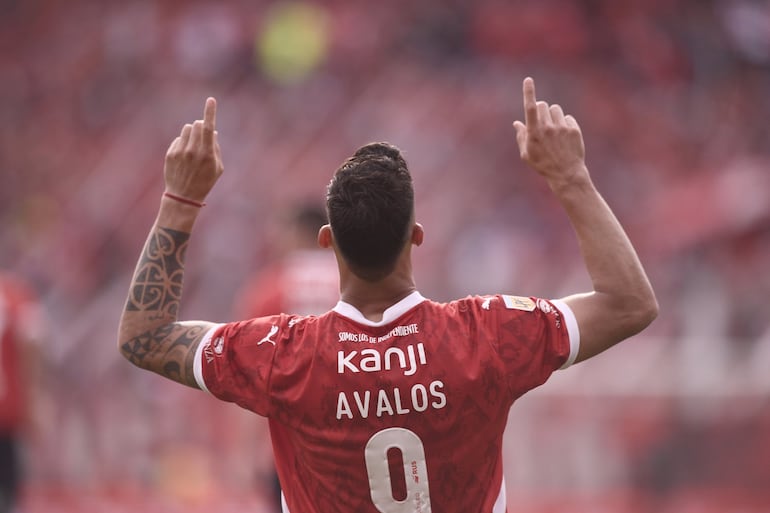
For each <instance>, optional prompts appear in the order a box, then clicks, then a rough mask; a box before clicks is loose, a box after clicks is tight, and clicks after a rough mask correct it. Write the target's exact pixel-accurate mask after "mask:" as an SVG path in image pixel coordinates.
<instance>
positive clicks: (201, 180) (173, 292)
mask: <svg viewBox="0 0 770 513" xmlns="http://www.w3.org/2000/svg"><path fill="white" fill-rule="evenodd" d="M215 118H216V102H215V100H214V99H213V98H209V99H208V100H207V101H206V108H205V112H204V119H203V120H198V121H196V122H195V123H193V124H192V125H190V124H188V125H185V126H184V128H183V129H182V133H181V134H180V136H179V137H177V138H176V139H175V140H174V141H173V142H172V143H171V146H170V147H169V149H168V152H167V153H166V163H165V166H164V170H163V175H164V180H165V184H166V193H168V194H170V195H171V196H167V195H164V197H163V198H162V199H161V203H160V209H159V211H158V216H157V218H156V220H155V224H154V225H153V227H152V229H151V230H150V234H149V236H148V238H147V241H146V242H145V244H144V249H143V251H142V254H141V256H140V258H139V262H138V263H137V265H136V269H135V270H134V275H133V278H132V279H131V285H130V287H129V291H128V298H127V300H126V304H125V306H124V308H123V312H122V314H121V317H120V325H119V328H118V348H119V349H120V352H121V354H123V356H125V357H126V359H128V360H129V361H130V362H131V363H133V364H134V365H136V366H138V367H141V368H143V369H147V370H150V371H153V372H156V373H158V374H160V375H162V376H165V377H167V378H169V379H172V380H174V381H178V382H179V383H182V384H184V385H188V386H191V387H195V388H197V384H196V382H195V378H194V376H193V358H194V356H195V351H196V349H197V347H198V344H199V343H200V341H201V339H202V338H203V335H204V334H205V333H206V331H208V329H209V328H210V327H212V326H213V323H210V322H203V321H188V322H178V314H179V306H180V301H181V297H182V281H183V277H184V262H185V252H186V250H187V245H188V241H189V239H190V234H191V232H192V228H193V225H194V224H195V220H196V218H197V216H198V214H199V212H200V206H202V204H203V200H204V199H205V198H206V195H207V194H208V193H209V191H210V190H211V188H212V187H213V186H214V184H215V183H216V181H217V179H218V178H219V176H220V175H221V174H222V172H223V169H224V168H223V165H222V158H221V154H220V150H219V144H218V143H217V140H216V133H215V130H214V125H215ZM174 197H176V198H177V199H174ZM179 198H181V199H182V200H181V201H180V199H179ZM196 204H197V205H196Z"/></svg>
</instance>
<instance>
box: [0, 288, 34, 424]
mask: <svg viewBox="0 0 770 513" xmlns="http://www.w3.org/2000/svg"><path fill="white" fill-rule="evenodd" d="M40 322H41V319H40V315H39V306H38V303H37V300H36V298H35V297H34V295H33V294H32V291H31V290H30V289H29V287H28V286H27V285H26V284H24V283H22V282H21V281H20V280H18V279H16V278H13V277H11V276H8V275H5V274H0V432H2V433H10V432H13V431H15V430H17V429H19V427H20V423H21V421H22V417H23V410H24V401H25V399H24V392H25V390H24V388H23V386H22V381H23V376H22V375H21V372H22V370H23V362H22V357H21V356H22V347H21V345H22V344H24V343H29V342H32V341H34V340H36V339H37V338H38V332H39V331H40V326H39V324H40Z"/></svg>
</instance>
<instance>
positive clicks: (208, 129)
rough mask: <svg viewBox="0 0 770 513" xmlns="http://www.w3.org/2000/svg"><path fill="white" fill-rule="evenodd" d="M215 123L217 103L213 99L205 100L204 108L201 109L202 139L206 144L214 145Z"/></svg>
mask: <svg viewBox="0 0 770 513" xmlns="http://www.w3.org/2000/svg"><path fill="white" fill-rule="evenodd" d="M216 122H217V101H216V100H215V99H214V98H207V99H206V107H205V108H204V109H203V137H204V139H205V142H206V143H211V144H214V128H215V127H216Z"/></svg>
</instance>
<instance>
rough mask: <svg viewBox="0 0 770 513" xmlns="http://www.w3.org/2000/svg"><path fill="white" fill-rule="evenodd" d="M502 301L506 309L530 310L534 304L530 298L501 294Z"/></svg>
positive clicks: (533, 307)
mask: <svg viewBox="0 0 770 513" xmlns="http://www.w3.org/2000/svg"><path fill="white" fill-rule="evenodd" d="M503 303H505V307H506V308H507V309H508V310H524V311H525V312H531V311H533V310H534V309H535V307H536V305H535V302H534V301H532V299H530V298H528V297H524V296H505V295H504V296H503Z"/></svg>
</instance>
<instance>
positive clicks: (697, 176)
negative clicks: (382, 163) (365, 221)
mask: <svg viewBox="0 0 770 513" xmlns="http://www.w3.org/2000/svg"><path fill="white" fill-rule="evenodd" d="M0 48H2V51H0V77H2V80H0V116H1V117H2V123H0V173H1V176H2V185H1V186H0V219H2V226H3V230H0V266H1V267H2V268H4V269H7V270H11V271H13V272H16V273H17V274H19V275H21V276H24V277H25V278H26V279H28V280H29V281H30V282H31V283H32V284H33V285H34V287H35V288H36V289H37V290H38V293H39V295H40V298H41V301H42V303H43V306H44V307H45V311H46V312H47V315H48V331H47V335H46V336H45V338H44V339H43V340H41V342H40V347H39V348H38V349H39V351H38V354H39V355H40V363H41V366H42V367H41V368H42V370H43V372H42V373H40V375H39V376H38V377H37V378H36V379H35V381H34V383H33V386H32V388H31V389H30V392H31V394H30V401H29V407H30V411H31V413H32V415H31V416H32V418H33V422H32V423H31V426H32V427H31V428H30V429H29V431H28V432H26V433H25V451H24V463H25V471H26V472H25V473H26V480H25V484H24V498H23V503H22V511H24V512H26V513H54V512H56V513H58V512H62V513H64V512H79V513H86V512H92V511H93V512H124V511H145V512H153V511H158V512H160V511H163V512H174V511H185V512H188V513H189V512H195V511H201V512H203V511H215V512H222V513H227V512H230V511H233V512H235V511H244V510H247V509H248V510H249V511H254V512H261V511H264V512H268V511H269V509H268V508H269V506H268V497H269V493H270V491H269V489H268V488H267V487H266V486H265V485H264V484H263V483H262V481H263V480H262V479H261V477H263V476H265V475H268V474H269V465H270V459H269V455H268V454H267V452H266V451H268V450H269V444H268V443H267V441H266V436H267V435H266V432H265V425H264V423H263V422H261V421H260V420H259V419H256V418H254V417H252V416H250V415H248V414H246V413H245V412H241V411H239V410H238V409H237V408H236V407H234V406H230V405H225V404H219V403H217V402H215V401H214V400H213V399H212V398H210V397H207V396H205V395H203V394H202V393H199V392H195V391H192V390H187V389H183V388H182V387H178V386H176V385H174V384H171V383H166V382H164V381H163V380H162V379H161V378H158V377H155V376H151V375H149V374H147V373H142V372H138V371H137V370H136V369H134V368H132V367H131V366H129V365H128V364H127V363H126V362H125V361H124V360H122V359H121V358H120V356H119V355H118V352H117V351H116V348H115V333H116V327H117V319H118V315H119V312H120V308H121V306H122V302H123V300H124V293H125V289H126V286H127V284H128V283H129V279H130V273H131V271H132V269H133V266H134V263H135V258H136V256H137V255H138V252H139V249H140V247H141V244H142V242H143V238H144V236H145V234H146V231H147V229H148V227H149V225H150V223H151V222H152V219H153V216H154V214H155V209H156V205H157V202H158V199H159V197H160V194H161V192H162V182H161V169H162V164H163V156H164V153H165V150H166V147H167V145H168V143H169V142H170V141H171V140H172V139H173V138H174V137H175V136H176V134H177V132H178V130H179V126H180V125H181V124H182V123H184V122H186V121H188V120H190V119H195V118H196V117H199V116H200V113H199V111H200V110H201V108H202V107H201V106H202V105H203V100H204V99H205V98H206V96H209V95H213V96H215V97H217V99H218V102H219V112H218V129H219V133H220V142H221V146H222V151H223V154H224V162H225V168H226V171H225V176H224V178H223V179H222V180H221V181H220V183H219V184H218V186H217V188H216V189H215V190H214V192H213V193H212V194H211V196H210V198H208V200H207V201H208V206H207V207H206V210H205V213H204V215H203V216H202V217H201V222H200V224H199V230H198V232H197V234H196V236H195V237H194V239H193V242H192V246H191V248H190V253H189V257H188V266H187V269H188V271H187V282H186V283H187V286H186V290H185V294H186V299H185V303H184V311H183V316H184V317H187V318H206V319H210V320H219V321H226V320H230V319H231V316H232V304H233V300H234V295H235V293H236V291H237V290H238V288H239V286H241V285H242V283H243V280H244V279H245V277H246V276H248V275H249V274H250V273H251V272H252V271H254V270H255V269H257V268H259V267H260V266H263V265H266V264H267V263H269V262H270V261H271V259H272V258H273V256H274V254H275V248H274V247H273V245H271V237H272V235H273V234H274V232H275V230H276V223H277V220H278V217H279V213H281V212H284V211H285V210H286V209H287V207H288V206H289V205H292V204H295V203H297V202H302V201H307V200H308V199H314V200H320V199H321V198H322V195H323V191H324V187H325V185H326V182H327V181H328V179H329V177H330V174H331V172H332V171H333V169H335V168H336V166H337V165H338V164H339V163H340V162H341V161H342V160H343V159H344V158H345V156H347V155H348V154H349V153H350V152H351V151H352V150H353V149H355V148H356V147H358V146H360V145H361V144H363V143H366V142H369V141H373V140H387V141H390V142H393V143H394V144H396V145H398V146H399V147H401V148H402V149H403V150H404V152H405V154H406V157H407V159H408V161H409V164H410V167H411V169H412V172H413V175H414V179H415V187H416V193H417V209H418V210H417V216H418V220H419V221H421V222H422V223H423V225H424V226H425V229H426V241H425V244H424V245H423V246H422V247H421V248H420V249H419V250H418V251H417V252H416V255H415V258H416V267H417V269H416V274H417V283H418V285H419V287H420V290H421V292H422V293H423V294H424V295H426V296H428V297H430V298H432V299H437V300H447V299H451V298H454V297H459V296H464V295H466V294H469V293H493V292H506V293H513V294H520V295H530V294H531V295H540V296H546V297H560V296H562V295H566V294H569V293H572V292H575V291H578V290H581V289H582V288H584V287H586V286H587V284H588V278H587V275H586V274H585V272H584V271H583V269H582V264H581V261H580V259H579V253H578V251H577V247H576V243H575V240H574V237H573V235H572V233H571V231H570V229H569V226H568V224H567V221H566V217H565V216H564V215H563V214H562V212H561V211H560V210H559V208H558V205H557V204H556V202H555V201H554V200H553V199H552V198H551V197H550V195H549V193H548V191H547V188H546V187H545V185H544V184H543V183H542V182H541V181H540V180H539V178H538V177H537V176H535V174H534V173H533V172H531V171H530V170H529V169H527V168H526V167H525V166H524V165H523V164H522V163H521V162H520V161H519V158H518V152H517V147H516V144H515V139H514V132H513V129H512V127H511V122H512V121H513V120H514V119H517V118H521V117H522V112H521V106H520V83H521V79H522V78H523V77H524V76H526V75H532V76H534V77H535V78H536V80H537V84H538V93H539V95H540V96H542V97H543V98H546V99H548V100H549V101H551V100H553V101H556V102H558V103H560V104H562V105H563V106H564V108H565V110H567V111H569V112H571V113H573V114H574V115H575V117H576V118H577V119H578V121H579V122H580V124H581V126H582V129H583V132H584V135H585V139H586V145H587V155H588V157H587V160H588V164H589V167H590V169H591V171H592V174H593V176H594V180H595V182H596V183H597V185H598V187H599V189H600V190H602V191H603V193H604V194H605V196H606V198H607V200H608V202H609V203H610V204H611V205H612V207H613V208H614V209H615V210H616V212H617V214H618V216H619V217H620V219H621V221H622V222H623V223H624V225H625V226H626V227H627V229H628V231H629V233H630V236H631V238H632V240H634V241H635V243H636V244H637V247H638V249H639V253H640V256H641V258H642V260H643V262H644V263H645V265H646V268H647V270H648V272H649V274H650V277H651V279H652V281H653V284H654V286H655V289H656V291H657V294H658V298H659V302H660V305H661V315H660V317H659V318H658V320H657V321H656V322H655V323H654V324H653V326H652V327H651V328H650V329H649V330H647V331H646V332H644V334H643V335H640V336H637V337H635V338H633V339H631V340H629V341H627V342H625V343H623V344H621V345H620V346H618V347H617V348H614V349H612V350H611V351H609V352H608V353H607V354H605V355H602V356H600V357H599V358H597V359H595V360H592V361H590V362H587V363H584V364H581V365H578V366H576V367H575V368H572V369H570V370H567V371H564V372H563V373H559V374H558V375H556V376H554V377H553V378H552V380H551V382H549V383H547V384H546V385H544V386H543V387H542V388H541V389H539V390H537V391H535V392H534V393H532V394H530V395H528V396H525V397H524V398H523V399H521V400H520V401H519V404H517V405H516V406H514V409H513V411H512V414H511V417H510V420H509V428H508V431H507V434H506V442H505V443H506V450H505V458H506V477H507V492H508V502H509V511H511V512H514V511H516V512H527V513H550V512H557V511H559V512H563V511H568V512H573V513H581V512H592V513H596V512H603V511H607V512H620V513H647V512H656V513H667V512H677V513H690V512H692V513H712V512H713V513H731V512H735V513H738V512H741V513H760V512H767V511H770V372H768V371H767V367H768V363H767V362H770V315H769V313H770V308H768V300H767V298H768V297H770V273H768V268H769V264H770V230H768V228H770V192H769V191H770V143H769V142H768V141H770V131H769V127H770V124H769V123H768V119H770V95H769V94H768V91H770V2H768V1H767V0H724V1H716V0H654V1H653V0H634V1H626V2H617V1H613V0H583V1H571V0H541V1H539V2H527V1H515V0H480V1H474V2H462V1H459V0H457V1H443V0H442V1H438V0H431V1H419V2H414V1H406V0H394V1H389V2H344V1H340V0H335V1H329V2H316V3H314V2H292V3H276V2H264V1H245V0H238V1H232V2H218V3H214V2H182V1H161V0H157V1H151V0H139V1H133V2H117V1H106V2H95V1H83V0H70V1H68V2H54V1H51V0H32V1H22V0H9V1H4V2H0ZM244 234H247V236H244Z"/></svg>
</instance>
